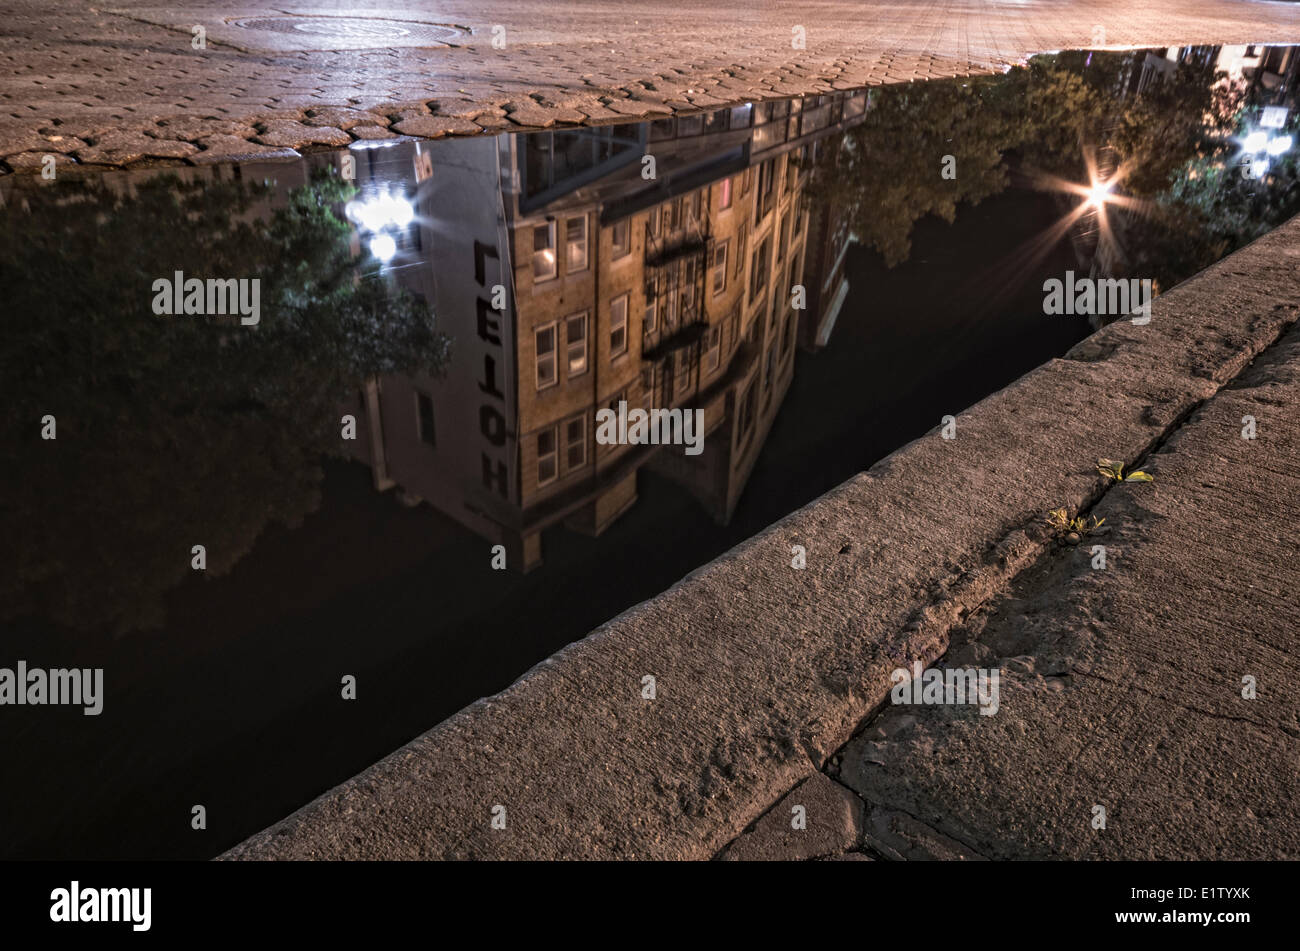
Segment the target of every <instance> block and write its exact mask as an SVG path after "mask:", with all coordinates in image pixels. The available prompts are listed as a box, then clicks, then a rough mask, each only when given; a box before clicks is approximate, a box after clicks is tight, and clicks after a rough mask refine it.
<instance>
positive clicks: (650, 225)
mask: <svg viewBox="0 0 1300 951" xmlns="http://www.w3.org/2000/svg"><path fill="white" fill-rule="evenodd" d="M645 229H646V231H647V232H648V233H649V235H650V237H652V238H657V237H659V209H658V208H651V209H650V214H648V215H646V219H645Z"/></svg>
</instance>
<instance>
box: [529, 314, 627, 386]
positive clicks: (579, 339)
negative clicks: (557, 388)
mask: <svg viewBox="0 0 1300 951" xmlns="http://www.w3.org/2000/svg"><path fill="white" fill-rule="evenodd" d="M628 297H629V295H628V294H622V295H620V296H618V297H615V298H614V299H613V300H612V301H610V302H609V355H610V357H611V358H613V357H619V356H622V355H623V354H624V353H626V352H627V306H628ZM587 322H588V314H587V312H586V311H583V312H582V313H580V314H573V315H571V316H569V317H566V318H564V320H555V321H551V322H550V323H549V324H545V325H543V326H541V327H538V328H537V330H536V343H537V388H538V389H539V390H544V389H546V387H548V386H552V385H554V384H555V383H558V382H559V367H558V360H557V356H558V351H559V345H560V340H559V335H560V328H561V327H563V328H564V338H565V339H564V344H565V351H564V356H565V362H566V364H567V371H566V373H565V379H572V378H573V377H577V376H582V374H584V373H586V372H587Z"/></svg>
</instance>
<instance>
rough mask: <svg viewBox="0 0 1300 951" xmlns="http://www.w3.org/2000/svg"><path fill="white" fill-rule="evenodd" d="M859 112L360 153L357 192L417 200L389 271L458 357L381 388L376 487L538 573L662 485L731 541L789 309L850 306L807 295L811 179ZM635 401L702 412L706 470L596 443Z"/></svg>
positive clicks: (375, 415) (806, 111)
mask: <svg viewBox="0 0 1300 951" xmlns="http://www.w3.org/2000/svg"><path fill="white" fill-rule="evenodd" d="M865 105H866V95H865V93H861V92H859V93H855V94H843V93H837V94H834V95H829V96H822V97H815V98H813V99H807V100H803V101H802V102H789V101H787V102H774V103H765V104H760V105H755V106H749V105H746V106H741V107H737V108H735V109H726V110H721V111H719V112H715V113H712V114H709V115H697V116H688V117H678V118H670V119H662V120H659V121H656V122H653V123H648V124H640V125H620V126H606V127H600V128H593V129H580V130H575V131H564V132H554V133H536V134H516V135H507V136H501V137H498V138H496V139H489V138H483V139H468V140H458V141H454V142H445V143H435V144H434V145H433V146H432V147H431V146H430V144H428V143H412V142H401V143H398V144H395V145H391V146H389V147H387V148H384V149H378V150H374V149H372V150H365V151H361V152H358V153H356V154H357V156H358V162H357V171H358V183H359V184H360V185H361V187H362V190H363V194H364V193H365V192H366V191H367V190H371V191H373V190H374V189H376V188H380V189H382V188H386V187H396V186H398V185H400V186H401V188H402V189H403V190H405V191H406V192H407V193H409V194H413V195H415V196H416V197H415V203H416V205H417V219H416V222H415V223H413V224H412V225H411V226H410V227H409V228H408V229H406V230H405V231H403V233H402V234H401V236H400V237H399V239H398V241H397V244H398V252H397V255H396V256H395V257H394V258H393V261H392V268H393V270H392V273H393V274H394V275H395V277H396V279H397V280H398V281H399V282H400V283H402V284H403V285H405V286H407V287H409V288H411V289H412V290H416V291H418V292H419V293H421V294H423V295H424V296H425V297H426V298H427V299H428V300H430V302H431V303H432V304H433V308H434V312H435V314H436V315H437V319H438V324H439V327H440V329H442V330H443V331H444V332H445V333H448V334H450V335H451V336H452V337H453V338H454V342H453V357H452V362H451V365H450V367H449V369H448V371H447V373H446V375H445V377H444V378H442V379H438V380H434V379H429V378H418V377H417V378H408V377H400V376H388V377H384V378H382V379H380V380H378V381H376V382H374V383H372V384H371V386H370V387H369V388H368V390H367V392H366V393H365V394H363V402H364V406H361V407H360V408H359V410H358V412H357V417H358V420H359V421H360V422H361V423H362V428H363V429H364V430H365V431H364V432H363V433H362V434H361V435H360V437H359V439H358V441H357V443H356V444H355V445H356V446H357V454H358V456H359V457H360V458H362V459H363V460H364V461H366V462H367V463H369V464H370V465H371V466H372V468H373V470H374V475H375V482H376V485H377V486H378V487H379V488H381V489H383V488H388V487H390V486H394V485H396V486H399V487H400V489H401V490H402V491H403V492H404V493H405V494H406V495H408V496H412V497H417V498H421V499H425V500H427V501H429V502H430V503H431V504H433V505H435V506H436V507H437V508H439V509H441V510H443V511H445V512H447V513H448V514H450V515H451V516H453V517H455V518H457V519H458V520H460V521H461V522H463V523H464V524H466V525H468V526H469V527H470V528H472V529H473V530H474V531H475V532H477V533H478V534H480V535H482V536H484V537H485V538H487V539H489V540H490V541H491V542H492V543H494V544H497V543H499V544H504V545H505V546H506V548H507V551H508V552H509V554H510V563H511V565H512V566H516V567H518V566H522V567H524V568H525V569H527V568H531V567H533V566H535V565H537V564H538V563H540V560H541V541H540V539H541V532H542V531H543V530H544V529H546V528H549V527H551V526H553V525H556V524H563V525H565V526H567V527H568V528H570V529H571V530H575V531H579V532H583V533H588V534H593V535H595V534H599V533H600V532H602V531H603V530H604V529H605V528H606V527H607V526H609V525H610V524H611V523H612V522H613V521H614V520H615V519H616V518H618V517H619V516H620V515H621V514H622V513H623V512H625V511H626V510H627V509H628V508H629V507H630V506H631V505H632V504H633V503H634V502H635V501H636V498H637V472H638V471H639V470H640V469H641V467H642V466H645V465H649V466H651V467H652V469H654V470H655V471H657V472H659V473H661V474H663V475H665V476H667V477H669V478H671V479H673V480H674V481H676V482H677V483H678V484H680V485H682V486H683V487H685V488H686V489H687V490H688V491H689V492H691V494H692V495H693V496H694V497H696V498H697V499H698V500H699V501H700V502H701V503H702V504H703V505H704V507H705V508H706V509H707V510H708V511H709V512H710V513H711V514H712V515H713V517H714V518H716V519H718V520H719V521H723V522H725V521H726V520H727V519H729V518H730V516H731V513H732V511H733V510H734V508H735V505H736V503H737V501H738V499H739V497H740V493H741V491H742V489H743V487H744V485H745V482H746V480H747V479H748V476H749V474H750V471H751V469H752V467H753V465H754V461H755V459H756V457H757V455H758V450H759V447H760V446H761V444H762V442H763V440H764V439H765V437H766V435H767V432H768V429H769V428H770V426H771V424H772V421H773V419H774V417H775V415H776V412H777V410H778V408H779V407H780V405H781V402H782V399H783V398H784V396H785V392H786V390H787V388H788V387H789V385H790V380H791V378H792V374H793V368H794V351H795V343H796V335H797V333H798V325H799V321H800V312H798V311H796V310H795V309H794V307H793V306H792V288H793V287H794V286H795V285H807V289H808V291H809V292H810V293H808V300H809V306H810V307H814V308H817V309H816V310H814V311H811V312H810V313H811V314H812V316H811V317H810V318H808V319H812V320H815V321H819V322H824V321H825V319H826V316H827V314H828V313H829V311H830V308H831V304H832V303H835V298H836V296H837V295H839V294H840V291H839V283H836V284H834V285H833V286H831V287H830V289H829V290H823V287H822V281H821V278H820V275H819V274H811V273H810V274H808V275H805V263H806V262H805V256H806V250H805V249H806V247H807V245H808V243H809V235H808V232H809V215H808V209H807V208H806V207H805V202H804V197H803V194H802V192H803V186H804V184H805V182H806V178H807V171H806V169H808V168H810V167H811V162H810V161H809V160H810V159H811V158H812V155H813V152H814V150H815V149H816V148H817V147H818V144H819V143H818V140H820V139H822V138H823V137H825V136H827V135H829V134H831V133H833V132H838V131H840V130H842V129H843V128H845V127H847V126H848V125H850V124H853V123H856V122H859V121H861V118H862V116H863V114H864V111H865ZM426 156H427V157H426ZM644 156H650V157H652V159H653V168H651V167H650V162H649V161H648V160H646V159H644V158H643V157H644ZM430 160H431V161H430ZM430 168H431V174H429V175H428V177H427V180H425V181H423V182H421V183H419V184H418V185H417V184H416V182H415V181H414V179H415V178H416V177H417V174H418V175H419V176H424V175H425V174H426V173H429V171H430ZM416 170H419V171H418V172H417V171H416ZM380 182H382V183H383V184H378V183H380ZM389 183H392V184H391V185H390V184H389ZM814 224H815V226H816V228H817V229H818V234H817V238H816V240H817V242H818V247H817V249H816V256H817V260H818V266H819V267H820V266H822V263H823V262H825V263H827V264H830V265H832V266H833V268H834V269H835V270H837V271H838V270H839V267H838V260H839V257H838V251H835V250H834V249H833V248H832V247H831V244H832V242H830V241H829V239H828V233H829V232H828V229H832V222H830V221H828V220H825V219H824V218H823V217H819V218H817V219H816V220H815V222H814ZM832 230H833V229H832ZM840 280H842V275H841V278H840ZM836 306H838V304H836ZM620 401H626V402H627V403H628V406H629V408H634V407H644V408H672V407H691V408H696V407H698V408H701V409H703V410H704V420H705V432H706V438H705V439H704V451H703V453H702V454H700V455H698V456H686V455H684V453H683V452H682V449H681V447H678V446H670V447H660V446H639V445H599V444H597V443H596V441H595V415H596V412H597V411H598V410H600V409H603V408H606V407H611V408H614V409H617V407H618V404H619V402H620Z"/></svg>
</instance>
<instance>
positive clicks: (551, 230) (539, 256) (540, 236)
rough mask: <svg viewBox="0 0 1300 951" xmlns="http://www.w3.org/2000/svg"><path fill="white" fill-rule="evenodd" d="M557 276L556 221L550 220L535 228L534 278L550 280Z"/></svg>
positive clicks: (535, 279)
mask: <svg viewBox="0 0 1300 951" xmlns="http://www.w3.org/2000/svg"><path fill="white" fill-rule="evenodd" d="M553 277H555V222H554V221H548V222H547V223H546V224H544V225H538V226H537V227H536V228H534V229H533V280H534V281H549V280H550V279H551V278H553Z"/></svg>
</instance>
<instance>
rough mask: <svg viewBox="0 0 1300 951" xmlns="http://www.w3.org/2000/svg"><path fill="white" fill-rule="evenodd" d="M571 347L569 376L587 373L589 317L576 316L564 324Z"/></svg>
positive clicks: (565, 334) (566, 337) (565, 333)
mask: <svg viewBox="0 0 1300 951" xmlns="http://www.w3.org/2000/svg"><path fill="white" fill-rule="evenodd" d="M564 326H565V331H564V336H565V340H566V341H567V343H568V345H569V376H578V375H580V374H582V373H586V372H587V315H586V314H574V315H573V316H572V317H570V318H569V319H568V320H566V321H565V322H564Z"/></svg>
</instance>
